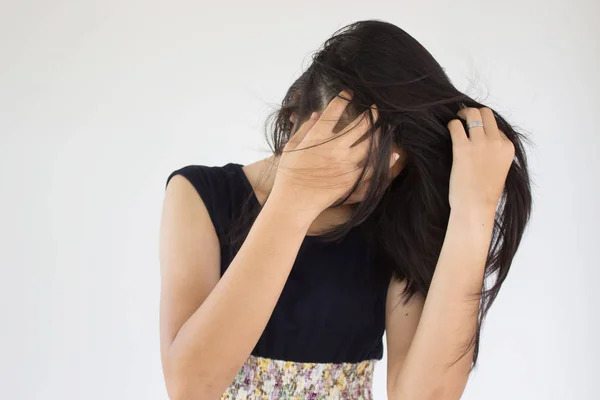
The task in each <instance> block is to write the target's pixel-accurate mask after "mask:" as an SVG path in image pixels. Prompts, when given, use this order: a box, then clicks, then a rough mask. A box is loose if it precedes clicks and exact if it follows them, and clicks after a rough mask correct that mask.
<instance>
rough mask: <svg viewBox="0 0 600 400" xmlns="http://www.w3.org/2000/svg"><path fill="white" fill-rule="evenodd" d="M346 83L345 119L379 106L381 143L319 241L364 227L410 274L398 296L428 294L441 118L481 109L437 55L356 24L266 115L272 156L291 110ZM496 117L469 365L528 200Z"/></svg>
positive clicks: (318, 102) (404, 36)
mask: <svg viewBox="0 0 600 400" xmlns="http://www.w3.org/2000/svg"><path fill="white" fill-rule="evenodd" d="M342 89H350V90H351V91H352V92H353V98H352V100H351V102H350V104H349V106H348V107H347V110H346V115H345V118H346V120H347V121H349V120H352V119H354V118H355V117H356V116H358V115H359V114H360V113H361V112H363V111H365V110H368V109H369V106H370V105H371V104H376V105H377V108H378V110H379V118H378V120H377V121H376V122H375V121H374V120H373V115H372V113H371V112H369V113H368V116H369V118H370V120H371V122H372V128H371V130H370V132H369V134H370V135H372V134H373V133H374V132H375V131H376V130H377V129H378V128H381V141H380V143H379V146H377V147H375V146H373V148H372V151H371V152H370V153H369V156H368V158H367V162H368V163H371V164H370V165H373V166H374V167H375V171H376V173H375V175H374V176H373V179H372V184H371V185H370V187H369V191H368V193H367V194H366V196H365V198H364V200H363V201H361V202H360V203H358V204H356V206H355V208H354V214H353V216H352V217H351V219H350V220H349V221H347V223H345V224H343V225H342V226H339V227H336V228H335V229H333V230H332V231H330V232H327V233H326V234H325V235H323V236H322V240H325V241H337V240H340V239H341V238H343V237H344V236H345V235H346V234H347V233H348V231H349V230H350V229H352V228H353V227H355V226H357V225H359V224H360V225H361V228H364V230H365V231H366V232H368V235H366V237H367V238H369V240H370V245H371V246H372V247H373V249H374V250H375V254H376V258H377V265H378V267H379V266H381V267H382V268H387V269H388V270H389V271H390V273H391V274H393V276H394V278H395V279H398V280H404V279H406V281H407V286H406V290H405V291H404V293H403V300H404V301H408V300H409V299H410V298H411V296H413V295H414V294H415V293H421V294H422V295H424V296H427V292H428V290H429V286H430V284H431V280H432V277H433V273H434V270H435V267H436V264H437V261H438V258H439V255H440V250H441V247H442V244H443V241H444V236H445V233H446V229H447V224H448V217H449V215H450V205H449V201H448V187H449V179H450V170H451V167H452V141H451V138H450V133H449V131H448V128H447V124H448V122H449V121H450V120H452V119H456V118H457V112H458V110H459V109H461V108H464V107H477V108H480V107H485V106H484V105H483V104H481V103H479V102H477V101H476V100H474V99H472V98H471V97H469V96H467V95H466V94H464V93H461V92H460V91H459V90H457V89H456V88H455V87H454V86H453V85H452V83H451V82H450V79H449V78H448V76H447V75H446V73H445V71H444V69H443V68H442V67H441V66H440V65H439V64H438V62H437V61H436V60H435V59H434V58H433V56H432V55H431V54H430V53H429V52H428V51H427V50H426V49H425V48H424V47H423V46H422V45H421V44H420V43H419V42H417V41H416V40H415V39H414V38H413V37H412V36H410V35H409V34H408V33H406V32H405V31H403V30H402V29H400V28H399V27H397V26H395V25H393V24H390V23H387V22H383V21H380V20H366V21H358V22H355V23H353V24H350V25H347V26H345V27H343V28H341V29H340V30H338V31H336V32H335V33H334V34H333V36H332V37H331V38H329V39H328V40H327V41H326V42H325V43H324V44H323V46H322V48H320V49H319V50H318V51H317V52H316V53H315V54H314V55H313V58H312V63H311V64H310V66H309V67H308V68H307V69H306V70H305V72H304V73H302V75H301V76H300V77H299V78H298V79H297V80H296V81H295V82H294V83H293V84H292V86H291V87H290V88H289V89H288V91H287V93H286V95H285V97H284V99H283V101H282V104H281V107H280V108H279V109H278V110H276V111H275V112H274V113H273V114H272V115H271V116H270V119H269V120H268V121H267V136H268V137H267V139H268V141H269V144H270V146H271V148H272V150H273V153H274V154H275V155H280V154H281V152H282V151H283V148H284V146H285V144H286V142H287V140H288V139H289V137H290V135H291V134H292V133H293V132H292V129H293V126H292V123H291V122H290V116H291V114H292V113H295V114H296V115H297V116H298V118H299V123H298V125H297V126H299V125H300V124H301V123H302V122H304V121H305V120H307V119H308V118H309V116H310V114H311V113H312V112H313V111H320V110H323V109H324V108H325V106H326V105H327V104H328V103H329V101H331V100H332V99H333V98H334V97H335V96H336V95H337V94H338V93H339V92H340V91H341V90H342ZM494 114H495V117H496V120H497V123H498V127H499V128H500V130H501V131H502V132H504V134H506V136H507V137H508V138H509V139H510V140H511V141H512V142H513V144H514V146H515V158H514V161H513V164H512V166H511V167H510V170H509V172H508V177H507V179H506V184H505V187H504V191H503V194H502V198H501V200H500V203H499V207H498V210H497V213H496V218H495V223H494V231H493V239H492V242H491V246H490V250H489V254H488V258H487V261H486V270H485V271H486V274H485V275H486V277H490V276H494V277H495V279H493V284H492V285H491V286H490V287H489V288H488V287H486V285H485V282H484V288H483V291H482V292H481V293H477V294H475V295H476V296H478V297H480V300H481V307H480V314H479V318H478V325H477V331H476V334H475V336H474V337H473V340H472V341H471V343H469V344H468V346H467V348H466V349H465V352H464V354H466V353H467V352H468V350H470V349H472V348H473V347H474V355H473V363H472V365H473V366H474V365H475V363H476V361H477V357H478V354H479V338H480V331H481V322H482V321H483V318H484V316H485V315H486V313H487V311H488V310H489V308H490V306H491V305H492V303H493V301H494V299H495V298H496V296H497V295H498V291H499V290H500V287H501V286H502V284H503V282H504V280H505V279H506V276H507V274H508V271H509V269H510V265H511V263H512V260H513V257H514V256H515V253H516V251H517V248H518V246H519V243H520V241H521V238H522V235H523V232H524V230H525V226H526V224H527V222H528V220H529V216H530V212H531V206H532V196H531V183H530V178H529V174H528V171H527V160H526V154H525V150H524V147H523V143H524V142H525V141H526V140H527V138H526V137H525V135H523V134H522V133H519V132H517V131H516V130H515V129H514V128H513V127H512V126H511V125H510V124H509V123H508V122H507V121H506V120H505V119H504V118H503V117H502V116H501V115H499V114H498V113H497V112H495V111H494ZM392 143H396V144H397V145H398V146H399V147H401V148H402V150H403V152H404V155H405V156H406V160H405V167H404V169H403V170H402V172H401V173H400V174H399V175H398V176H397V177H396V178H395V179H394V181H393V182H392V183H391V184H388V183H389V181H388V180H387V174H388V171H389V161H388V160H389V159H390V155H391V154H390V150H391V146H390V145H391V144H392ZM359 181H360V180H359ZM357 185H358V181H357ZM355 187H356V186H355ZM345 200H346V199H342V200H340V202H339V203H337V204H341V203H342V202H343V201H345ZM337 204H334V205H332V206H335V205H337ZM259 211H260V210H251V209H247V210H245V212H243V213H242V214H243V217H244V220H240V224H239V225H237V226H233V227H232V230H231V231H230V234H231V235H230V236H229V238H230V239H231V240H233V241H234V242H236V243H237V244H238V245H239V244H240V243H241V242H242V241H243V239H244V237H245V234H247V232H248V230H249V229H250V225H251V221H252V220H253V219H254V218H255V217H256V215H257V213H258V212H259ZM401 300H402V299H401Z"/></svg>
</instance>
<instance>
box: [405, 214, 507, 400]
mask: <svg viewBox="0 0 600 400" xmlns="http://www.w3.org/2000/svg"><path fill="white" fill-rule="evenodd" d="M494 211H495V210H489V209H486V210H477V209H470V210H453V211H452V212H451V214H450V218H449V222H448V229H447V231H446V237H445V239H444V243H443V245H442V250H441V253H440V257H439V259H438V263H437V266H436V270H435V273H434V275H433V279H432V282H431V286H430V289H429V293H428V295H427V298H426V301H425V304H424V307H423V312H422V315H421V318H420V320H419V324H418V327H417V330H416V332H415V336H414V338H413V340H412V342H411V345H410V348H409V351H408V353H407V356H406V359H405V361H404V363H403V365H402V368H401V369H400V371H399V373H398V376H397V378H396V385H395V387H394V391H395V394H396V397H395V398H397V399H402V400H404V399H458V398H459V397H460V396H461V394H462V392H463V390H464V387H465V385H466V381H467V377H468V374H469V370H470V366H471V361H472V350H471V351H469V352H468V353H466V354H465V355H464V357H462V358H460V357H461V356H462V355H463V354H464V351H465V349H466V348H467V346H468V344H469V343H470V341H471V339H472V338H473V335H474V334H475V329H476V324H477V315H478V311H479V294H480V292H481V287H482V283H483V276H484V268H485V261H486V257H487V254H488V250H489V246H490V242H491V238H492V229H493V222H494ZM459 359H460V361H458V362H456V361H457V360H459ZM455 362H456V363H455Z"/></svg>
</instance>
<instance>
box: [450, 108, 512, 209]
mask: <svg viewBox="0 0 600 400" xmlns="http://www.w3.org/2000/svg"><path fill="white" fill-rule="evenodd" d="M458 115H459V117H460V118H462V119H464V120H466V122H467V124H470V123H472V122H475V121H481V122H483V126H474V127H472V128H469V129H468V131H469V135H468V136H467V133H466V131H465V129H464V127H463V124H462V123H461V121H460V120H459V119H453V120H452V121H450V122H449V123H448V129H449V130H450V134H451V136H452V154H453V159H452V172H451V174H450V194H449V201H450V207H451V208H452V210H453V211H455V210H456V209H457V208H464V209H465V210H470V211H472V210H473V209H483V210H489V212H490V213H492V214H493V213H495V212H496V207H497V206H498V201H499V200H500V196H501V195H502V191H503V189H504V184H505V181H506V177H507V175H508V170H509V169H510V166H511V164H512V162H513V159H514V156H515V147H514V145H513V143H512V142H511V141H510V140H509V139H508V138H507V137H506V135H505V134H504V133H503V132H502V131H501V130H500V129H498V125H497V124H496V118H495V117H494V113H493V112H492V110H490V109H489V108H486V107H483V108H479V109H478V108H472V107H468V108H463V109H461V110H460V111H459V112H458Z"/></svg>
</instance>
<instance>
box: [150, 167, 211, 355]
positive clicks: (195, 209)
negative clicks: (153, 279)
mask: <svg viewBox="0 0 600 400" xmlns="http://www.w3.org/2000/svg"><path fill="white" fill-rule="evenodd" d="M159 247H160V271H161V294H160V348H161V358H162V361H163V366H164V364H165V360H166V355H167V353H168V349H169V347H170V345H171V343H172V342H173V340H174V339H175V337H176V336H177V333H178V332H179V330H180V329H181V327H182V326H183V325H184V324H185V322H186V321H187V320H188V319H189V318H190V317H191V316H192V314H193V313H194V312H195V311H196V310H197V309H198V308H199V307H200V306H201V304H202V302H203V301H204V300H205V299H206V297H207V296H208V295H209V294H210V292H211V291H212V289H213V288H214V287H215V286H216V284H217V283H218V280H219V278H220V264H221V263H220V256H221V255H220V246H219V239H218V236H217V233H216V231H215V227H214V225H213V223H212V222H211V218H210V215H209V213H208V211H207V208H206V206H205V204H204V202H203V201H202V198H201V197H200V195H199V194H198V192H197V191H196V189H195V188H194V187H193V186H192V184H191V183H190V182H189V181H188V180H187V179H186V178H185V177H183V176H181V175H174V176H173V177H172V178H171V179H170V180H169V183H168V185H167V188H166V191H165V198H164V203H163V210H162V218H161V227H160V243H159Z"/></svg>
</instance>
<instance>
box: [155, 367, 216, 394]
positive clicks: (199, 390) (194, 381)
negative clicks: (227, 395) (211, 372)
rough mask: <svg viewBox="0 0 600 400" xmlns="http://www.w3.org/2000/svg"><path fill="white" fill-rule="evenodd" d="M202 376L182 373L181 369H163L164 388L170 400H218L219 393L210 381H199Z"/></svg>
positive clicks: (186, 372)
mask: <svg viewBox="0 0 600 400" xmlns="http://www.w3.org/2000/svg"><path fill="white" fill-rule="evenodd" d="M198 376H202V374H198V375H196V374H193V373H190V371H189V369H188V371H182V369H181V368H173V367H171V368H164V378H165V386H166V389H167V394H168V395H169V399H170V400H215V399H219V398H220V396H221V394H222V392H223V391H222V390H221V391H220V392H219V390H218V388H217V387H215V385H213V384H211V383H210V379H199V378H198Z"/></svg>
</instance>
